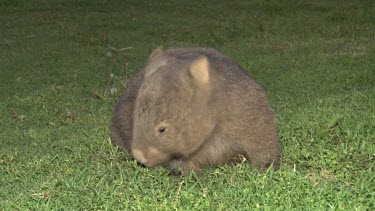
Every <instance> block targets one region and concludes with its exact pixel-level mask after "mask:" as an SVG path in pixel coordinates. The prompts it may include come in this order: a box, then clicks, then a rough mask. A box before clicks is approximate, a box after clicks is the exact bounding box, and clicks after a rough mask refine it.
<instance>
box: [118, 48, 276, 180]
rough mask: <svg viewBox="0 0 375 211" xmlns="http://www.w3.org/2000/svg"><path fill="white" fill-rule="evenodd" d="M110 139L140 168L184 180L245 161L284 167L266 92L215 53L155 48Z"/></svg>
mask: <svg viewBox="0 0 375 211" xmlns="http://www.w3.org/2000/svg"><path fill="white" fill-rule="evenodd" d="M111 139H112V143H113V144H115V145H118V146H119V147H121V148H124V149H126V150H127V151H129V152H130V153H131V154H132V155H133V157H134V158H135V159H136V160H137V161H138V162H139V163H141V164H144V165H145V166H148V167H153V166H157V165H163V166H165V167H166V168H168V169H170V170H171V171H172V172H173V173H182V174H183V175H186V174H187V173H189V172H190V171H195V172H196V173H199V172H200V170H201V168H203V167H208V166H213V165H220V164H224V163H226V162H229V161H232V160H233V159H234V158H236V157H238V156H239V155H242V156H244V157H245V158H246V159H247V160H248V161H249V162H250V163H251V164H252V165H253V166H256V167H258V168H261V169H266V168H268V167H269V166H270V165H271V164H273V167H274V169H278V168H279V160H280V148H279V143H278V135H277V124H276V118H275V114H274V112H273V111H272V109H271V108H270V106H269V105H268V103H267V98H266V94H265V91H264V90H263V89H262V88H261V87H260V86H259V85H258V84H257V83H256V82H255V81H254V79H253V78H252V77H251V76H250V75H249V74H248V73H247V72H246V71H244V70H243V69H242V68H241V67H240V66H239V65H238V64H237V63H235V62H234V61H232V60H231V59H229V58H228V57H227V56H225V55H223V54H221V53H219V52H217V51H215V50H213V49H203V48H172V49H168V50H165V51H162V50H161V49H160V48H157V49H155V50H154V51H153V52H152V54H151V55H150V57H149V60H148V64H147V66H146V67H145V68H144V69H142V70H141V71H139V72H138V73H137V74H136V75H134V76H133V78H132V79H131V80H130V81H129V83H128V84H127V87H126V89H125V91H124V93H123V94H122V96H121V97H120V99H119V102H118V104H117V106H116V108H115V111H114V114H113V123H112V129H111Z"/></svg>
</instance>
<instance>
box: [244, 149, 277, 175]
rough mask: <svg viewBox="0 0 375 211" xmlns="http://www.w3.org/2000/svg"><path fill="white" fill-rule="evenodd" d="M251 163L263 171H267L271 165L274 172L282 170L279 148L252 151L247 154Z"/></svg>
mask: <svg viewBox="0 0 375 211" xmlns="http://www.w3.org/2000/svg"><path fill="white" fill-rule="evenodd" d="M245 157H246V159H247V160H248V161H249V163H250V164H251V165H252V166H254V167H257V168H259V169H261V170H267V169H268V168H269V167H270V166H271V165H272V166H273V169H274V170H278V169H279V168H280V151H279V149H278V148H271V149H257V150H256V149H251V150H249V151H247V152H246V153H245Z"/></svg>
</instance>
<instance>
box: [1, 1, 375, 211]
mask: <svg viewBox="0 0 375 211" xmlns="http://www.w3.org/2000/svg"><path fill="white" fill-rule="evenodd" d="M374 8H375V3H374V2H373V1H370V0H368V1H366V0H361V1H360V0H351V1H348V0H344V1H338V0H337V1H335V0H330V1H327V0H318V1H297V0H282V1H277V0H269V1H262V0H252V1H239V0H236V1H211V2H209V1H204V2H203V1H192V0H186V1H178V3H176V2H175V1H169V0H168V1H135V0H133V1H120V0H115V1H105V0H102V1H99V0H95V1H89V0H80V1H69V0H66V1H62V0H60V1H59V0H49V1H48V0H45V1H25V0H18V1H13V0H2V1H0V64H1V65H0V87H1V92H0V128H1V130H0V209H1V210H57V209H66V210H78V209H83V210H104V209H107V210H148V209H151V210H176V209H177V210H237V209H239V210H254V209H261V210H374V209H375V181H374V178H375V174H374V164H375V146H374V141H375V33H374V29H375V21H374V20H375V9H374ZM158 46H162V47H163V48H167V47H171V46H177V47H184V46H190V47H191V46H200V47H213V48H216V49H218V50H219V51H221V52H223V53H225V54H226V55H228V56H230V57H231V58H233V59H234V60H236V61H237V62H238V63H239V64H240V65H241V66H243V67H244V68H245V69H247V70H248V71H249V72H251V74H252V75H253V76H254V78H256V80H257V81H258V82H259V83H260V84H261V85H262V86H264V87H265V89H266V91H267V94H268V96H269V100H270V104H271V106H272V107H273V108H274V109H275V111H276V112H277V119H278V122H279V136H280V143H281V145H282V148H283V157H282V160H281V169H280V170H279V171H276V172H274V171H272V170H270V171H267V172H259V171H257V170H256V169H253V168H251V167H250V166H249V165H248V164H246V162H245V163H243V164H238V165H226V166H221V167H217V168H212V169H207V170H205V171H204V172H203V175H202V176H200V177H197V176H196V175H194V174H191V175H189V176H187V177H183V178H180V177H170V176H168V175H167V172H166V171H165V170H164V169H162V168H155V169H148V168H141V167H139V166H138V165H137V164H136V163H135V162H134V161H132V160H131V159H130V158H129V156H128V155H127V154H126V153H124V152H121V151H119V150H117V149H116V148H115V147H113V146H112V145H111V144H110V140H109V125H110V118H111V113H112V110H113V106H114V104H115V103H116V100H117V98H118V96H119V94H120V93H121V91H122V90H123V88H124V86H126V81H127V79H128V78H129V77H131V76H132V75H133V74H134V73H135V72H136V71H138V70H139V68H141V67H142V66H143V65H144V64H145V61H146V59H147V57H148V55H149V53H150V52H151V51H152V49H153V48H156V47H158Z"/></svg>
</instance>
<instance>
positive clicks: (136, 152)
mask: <svg viewBox="0 0 375 211" xmlns="http://www.w3.org/2000/svg"><path fill="white" fill-rule="evenodd" d="M133 157H134V158H135V159H136V160H137V161H138V162H140V163H142V164H146V163H147V159H146V158H145V156H144V154H143V152H142V151H140V150H138V149H133Z"/></svg>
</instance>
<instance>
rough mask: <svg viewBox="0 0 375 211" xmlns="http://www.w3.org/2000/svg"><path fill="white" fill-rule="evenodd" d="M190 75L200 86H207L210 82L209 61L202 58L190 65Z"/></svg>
mask: <svg viewBox="0 0 375 211" xmlns="http://www.w3.org/2000/svg"><path fill="white" fill-rule="evenodd" d="M189 73H190V74H191V76H193V78H194V79H195V80H196V81H197V82H199V83H200V84H207V83H208V82H209V80H210V67H209V63H208V59H207V57H205V56H201V57H199V58H198V59H195V60H194V61H193V63H192V64H191V65H190V69H189Z"/></svg>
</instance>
